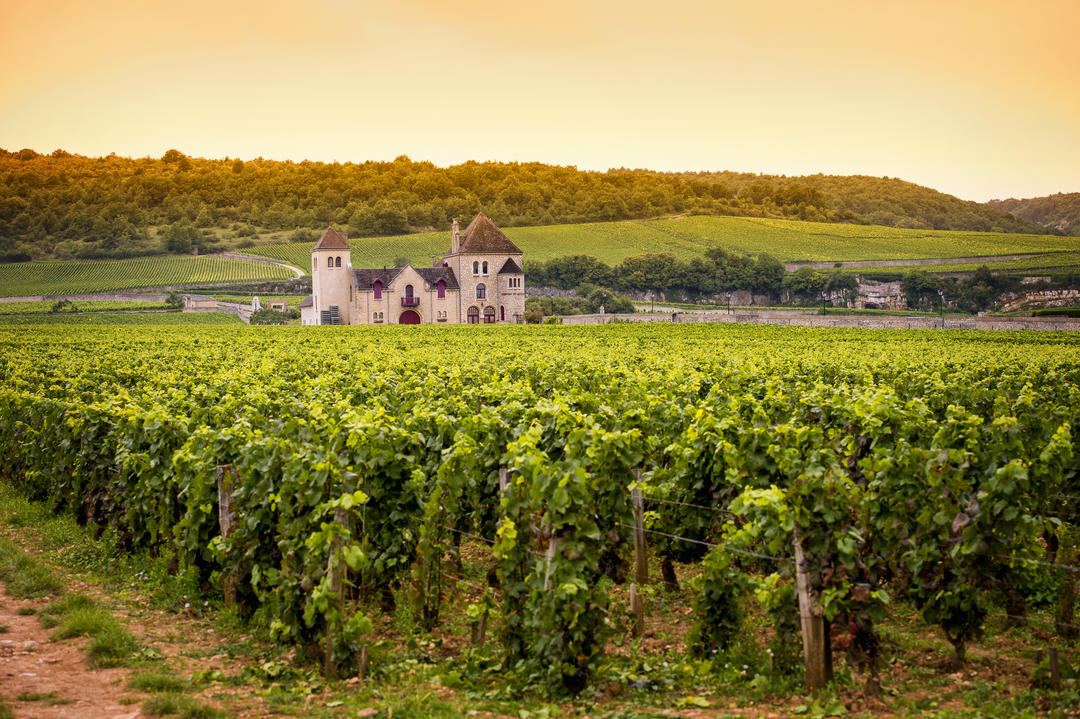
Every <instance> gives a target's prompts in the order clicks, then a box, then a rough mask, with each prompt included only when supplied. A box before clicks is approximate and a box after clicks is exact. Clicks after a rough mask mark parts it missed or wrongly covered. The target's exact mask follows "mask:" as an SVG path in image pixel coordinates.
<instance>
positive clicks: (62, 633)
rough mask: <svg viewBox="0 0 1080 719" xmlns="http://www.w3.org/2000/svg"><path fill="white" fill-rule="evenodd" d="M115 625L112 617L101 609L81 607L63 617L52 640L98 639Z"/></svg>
mask: <svg viewBox="0 0 1080 719" xmlns="http://www.w3.org/2000/svg"><path fill="white" fill-rule="evenodd" d="M115 623H116V620H115V619H113V617H112V615H111V614H109V613H108V612H107V611H105V610H104V609H101V608H100V607H95V606H90V607H79V608H77V609H72V610H71V611H69V612H67V613H65V614H64V615H63V618H62V619H61V620H60V625H59V629H57V630H56V631H55V632H53V633H52V636H51V637H50V639H70V638H72V637H96V636H98V635H101V634H104V633H105V632H107V631H108V630H109V629H110V628H111V626H112V625H113V624H115Z"/></svg>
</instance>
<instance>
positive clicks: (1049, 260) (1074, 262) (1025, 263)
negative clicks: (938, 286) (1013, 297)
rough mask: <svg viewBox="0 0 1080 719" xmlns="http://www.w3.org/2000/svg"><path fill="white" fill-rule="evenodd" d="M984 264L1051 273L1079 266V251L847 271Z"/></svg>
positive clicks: (964, 268) (970, 268)
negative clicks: (985, 260)
mask: <svg viewBox="0 0 1080 719" xmlns="http://www.w3.org/2000/svg"><path fill="white" fill-rule="evenodd" d="M983 265H985V266H986V267H987V268H989V269H990V270H993V271H994V272H1038V273H1046V274H1053V273H1056V272H1068V271H1072V270H1075V269H1077V268H1080V252H1051V253H1047V254H1045V255H1039V256H1038V257H1025V258H1023V259H1019V260H996V261H990V262H958V263H953V264H940V265H936V264H935V265H897V266H893V267H855V268H851V269H849V270H845V271H848V272H856V273H858V274H860V275H865V276H868V277H873V276H875V275H896V274H903V273H905V272H910V271H911V270H922V271H924V272H935V273H948V272H974V271H975V270H977V269H979V268H980V267H982V266H983Z"/></svg>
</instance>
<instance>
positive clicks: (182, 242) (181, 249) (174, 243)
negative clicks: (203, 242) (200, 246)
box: [165, 222, 199, 255]
mask: <svg viewBox="0 0 1080 719" xmlns="http://www.w3.org/2000/svg"><path fill="white" fill-rule="evenodd" d="M198 241H199V231H198V230H197V229H195V228H194V227H193V226H192V225H190V224H189V223H187V222H177V223H174V224H173V225H171V226H170V227H169V229H168V231H167V232H166V233H165V249H166V250H167V251H168V252H173V253H176V254H180V255H183V254H187V253H189V252H191V248H192V247H194V246H195V245H196V244H197V243H198Z"/></svg>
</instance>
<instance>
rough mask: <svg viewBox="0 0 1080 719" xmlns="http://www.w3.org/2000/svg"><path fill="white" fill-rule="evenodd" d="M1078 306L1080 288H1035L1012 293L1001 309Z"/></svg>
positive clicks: (1079, 303)
mask: <svg viewBox="0 0 1080 719" xmlns="http://www.w3.org/2000/svg"><path fill="white" fill-rule="evenodd" d="M1032 306H1038V307H1080V290H1035V291H1033V292H1024V293H1022V294H1019V295H1013V296H1012V297H1011V299H1009V300H1007V301H1006V302H1005V304H1004V305H1002V307H1001V309H1002V310H1004V311H1005V312H1016V311H1017V310H1021V309H1024V308H1025V307H1032Z"/></svg>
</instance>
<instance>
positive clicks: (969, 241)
mask: <svg viewBox="0 0 1080 719" xmlns="http://www.w3.org/2000/svg"><path fill="white" fill-rule="evenodd" d="M504 231H505V232H506V234H507V236H508V237H509V238H510V239H512V240H513V241H514V242H515V243H517V244H518V246H519V247H521V249H522V251H523V252H524V253H525V259H526V260H527V261H530V262H540V261H546V260H550V259H552V258H554V257H562V256H566V255H575V254H585V255H592V256H593V257H596V258H598V259H600V260H603V261H604V262H606V263H608V264H612V265H614V264H617V263H618V262H620V261H621V260H622V259H623V258H624V257H627V256H630V255H640V254H644V253H652V252H668V253H671V254H673V255H676V256H677V257H682V258H689V257H695V256H698V255H701V254H702V253H703V252H704V251H705V250H706V249H708V248H710V247H714V246H717V245H720V246H722V247H725V248H727V249H729V250H733V251H736V252H742V253H747V254H757V253H762V252H767V253H769V254H771V255H773V256H774V257H776V258H777V259H779V260H782V261H785V262H795V261H815V262H827V261H843V260H846V261H853V260H886V259H889V260H897V259H925V258H935V257H941V258H944V257H982V256H994V255H1009V254H1018V253H1033V252H1064V251H1072V252H1075V251H1077V250H1080V239H1078V238H1075V237H1054V236H1049V235H1016V234H1004V233H992V232H948V231H938V230H905V229H898V228H894V227H882V226H876V225H844V224H835V223H823V222H800V221H796V220H769V219H758V218H749V217H707V216H694V217H685V218H682V219H672V220H652V221H641V222H637V221H635V222H597V223H588V224H581V225H551V226H547V227H510V228H504ZM449 237H450V236H449V233H448V232H445V231H444V232H426V233H421V234H414V235H400V236H396V237H368V238H360V239H353V240H350V241H349V244H350V245H351V246H352V260H353V265H354V266H355V267H379V266H382V265H391V264H393V262H394V259H395V258H397V257H407V258H408V259H409V261H410V262H412V263H413V264H417V265H424V266H426V265H428V264H429V263H430V262H431V256H432V255H436V254H438V255H441V254H442V253H443V252H445V251H446V249H447V247H448V246H449ZM311 247H312V245H310V244H307V243H297V244H290V245H264V246H261V247H253V248H249V249H246V250H241V252H244V253H246V254H253V255H260V256H263V257H271V258H273V259H277V260H283V261H285V262H289V263H291V264H294V265H296V266H297V267H299V268H301V269H303V270H305V271H308V272H310V264H311Z"/></svg>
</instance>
